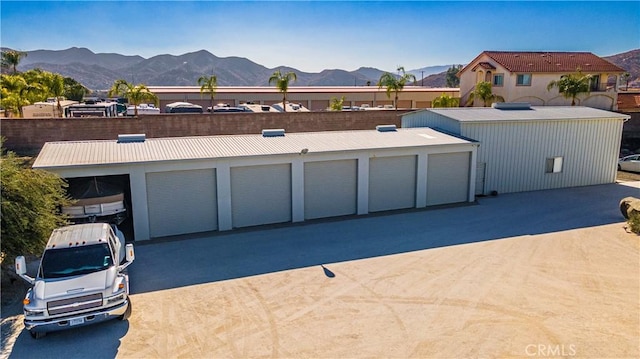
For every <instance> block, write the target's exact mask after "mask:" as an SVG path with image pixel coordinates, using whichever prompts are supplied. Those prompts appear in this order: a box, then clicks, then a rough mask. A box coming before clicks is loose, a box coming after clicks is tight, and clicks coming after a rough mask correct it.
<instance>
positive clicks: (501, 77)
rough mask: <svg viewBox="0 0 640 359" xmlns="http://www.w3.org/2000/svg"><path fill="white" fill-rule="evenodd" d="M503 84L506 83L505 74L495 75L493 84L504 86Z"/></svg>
mask: <svg viewBox="0 0 640 359" xmlns="http://www.w3.org/2000/svg"><path fill="white" fill-rule="evenodd" d="M503 84H504V74H495V75H493V86H499V87H502V85H503Z"/></svg>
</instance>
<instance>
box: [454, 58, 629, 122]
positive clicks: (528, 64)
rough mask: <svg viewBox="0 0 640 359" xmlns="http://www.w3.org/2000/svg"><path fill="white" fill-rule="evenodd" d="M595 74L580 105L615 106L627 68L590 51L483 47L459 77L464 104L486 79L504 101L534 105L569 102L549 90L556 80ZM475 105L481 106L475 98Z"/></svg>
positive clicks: (613, 107) (557, 93)
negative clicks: (506, 49)
mask: <svg viewBox="0 0 640 359" xmlns="http://www.w3.org/2000/svg"><path fill="white" fill-rule="evenodd" d="M577 69H580V71H581V72H582V73H583V74H585V75H586V74H590V75H592V77H593V79H592V83H591V92H590V93H589V94H588V95H581V96H580V97H579V98H578V99H577V101H578V105H581V106H588V107H594V108H599V109H604V110H616V109H617V99H618V88H617V83H618V78H619V76H620V75H622V74H623V73H624V72H625V70H624V69H622V68H620V67H618V66H616V65H614V64H612V63H610V62H609V61H607V60H605V59H602V58H600V57H598V56H596V55H594V54H592V53H590V52H515V51H484V52H482V53H481V54H480V55H478V56H477V57H476V58H475V59H473V61H471V62H470V63H469V64H468V65H466V66H465V67H463V68H462V69H461V70H460V72H459V73H458V76H459V77H460V97H461V102H460V103H461V104H463V105H464V104H465V103H466V102H467V99H468V98H469V95H470V94H471V93H472V92H473V90H474V89H475V87H476V84H477V83H479V82H482V81H487V82H490V83H491V84H492V90H493V93H494V94H495V95H499V96H502V97H503V98H504V100H505V102H528V103H530V104H532V105H534V106H566V105H570V104H571V100H570V99H566V98H564V97H563V96H562V95H561V94H560V93H559V92H558V89H557V88H553V89H551V90H547V85H548V84H549V82H551V81H553V80H559V79H560V77H561V76H562V75H565V74H570V73H573V72H576V70H577ZM474 106H482V103H481V101H479V100H478V99H476V101H475V103H474Z"/></svg>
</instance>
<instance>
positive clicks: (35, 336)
mask: <svg viewBox="0 0 640 359" xmlns="http://www.w3.org/2000/svg"><path fill="white" fill-rule="evenodd" d="M29 334H31V338H33V339H40V338H43V337H44V336H45V335H47V333H46V332H34V331H33V330H30V331H29Z"/></svg>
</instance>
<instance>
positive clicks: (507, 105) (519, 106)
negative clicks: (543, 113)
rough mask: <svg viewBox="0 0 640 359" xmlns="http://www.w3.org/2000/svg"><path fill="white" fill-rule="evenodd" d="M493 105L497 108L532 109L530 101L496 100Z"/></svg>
mask: <svg viewBox="0 0 640 359" xmlns="http://www.w3.org/2000/svg"><path fill="white" fill-rule="evenodd" d="M491 107H493V108H495V109H496V110H531V104H530V103H528V102H496V103H494V104H493V105H491Z"/></svg>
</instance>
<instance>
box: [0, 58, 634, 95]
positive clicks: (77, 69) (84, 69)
mask: <svg viewBox="0 0 640 359" xmlns="http://www.w3.org/2000/svg"><path fill="white" fill-rule="evenodd" d="M5 50H8V49H5V48H3V49H2V51H5ZM26 53H27V56H26V57H24V58H23V59H22V60H21V62H20V64H19V66H18V70H20V71H26V70H30V69H33V68H40V69H42V70H46V71H51V72H56V73H59V74H61V75H63V76H66V77H71V78H74V79H75V80H76V81H78V82H80V83H82V84H83V85H84V86H86V87H87V88H89V89H92V90H104V89H108V88H109V87H111V85H113V83H114V81H115V80H118V79H124V80H126V81H129V82H131V83H134V84H139V83H143V84H146V85H148V86H196V85H197V80H198V78H199V77H200V76H203V75H204V76H208V75H210V74H215V75H216V77H217V79H218V85H219V86H269V83H268V79H269V77H270V76H271V75H272V74H273V72H274V71H276V70H280V71H281V72H283V73H285V72H289V71H293V72H295V73H296V75H297V80H296V81H295V82H294V83H293V85H294V86H366V85H367V84H368V83H369V84H370V85H371V86H375V84H376V83H377V82H378V80H379V79H380V76H381V75H382V74H383V73H384V72H385V71H382V70H379V69H376V68H371V67H361V68H359V69H357V70H355V71H346V70H341V69H329V70H323V71H321V72H319V73H310V72H304V71H299V70H297V69H295V68H291V67H285V66H279V67H276V68H267V67H265V66H262V65H260V64H257V63H255V62H253V61H251V60H249V59H246V58H243V57H235V56H233V57H218V56H215V55H214V54H212V53H210V52H208V51H206V50H200V51H196V52H190V53H186V54H183V55H178V56H175V55H157V56H153V57H151V58H148V59H145V58H143V57H141V56H126V55H121V54H115V53H94V52H92V51H91V50H89V49H86V48H78V47H72V48H69V49H66V50H35V51H26ZM604 58H605V59H607V60H609V61H610V62H612V63H614V64H616V65H618V66H620V67H622V68H624V69H625V70H626V71H628V72H629V73H630V74H631V76H630V80H635V79H638V78H640V49H639V50H632V51H628V52H625V53H622V54H617V55H613V56H609V57H604ZM451 66H452V65H442V66H430V67H423V68H419V69H414V70H408V71H407V73H411V74H413V75H414V76H415V77H416V79H417V81H416V82H417V84H418V85H423V86H426V87H445V86H446V80H445V74H446V71H447V69H449V68H450V67H451ZM422 76H425V77H424V79H422Z"/></svg>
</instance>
